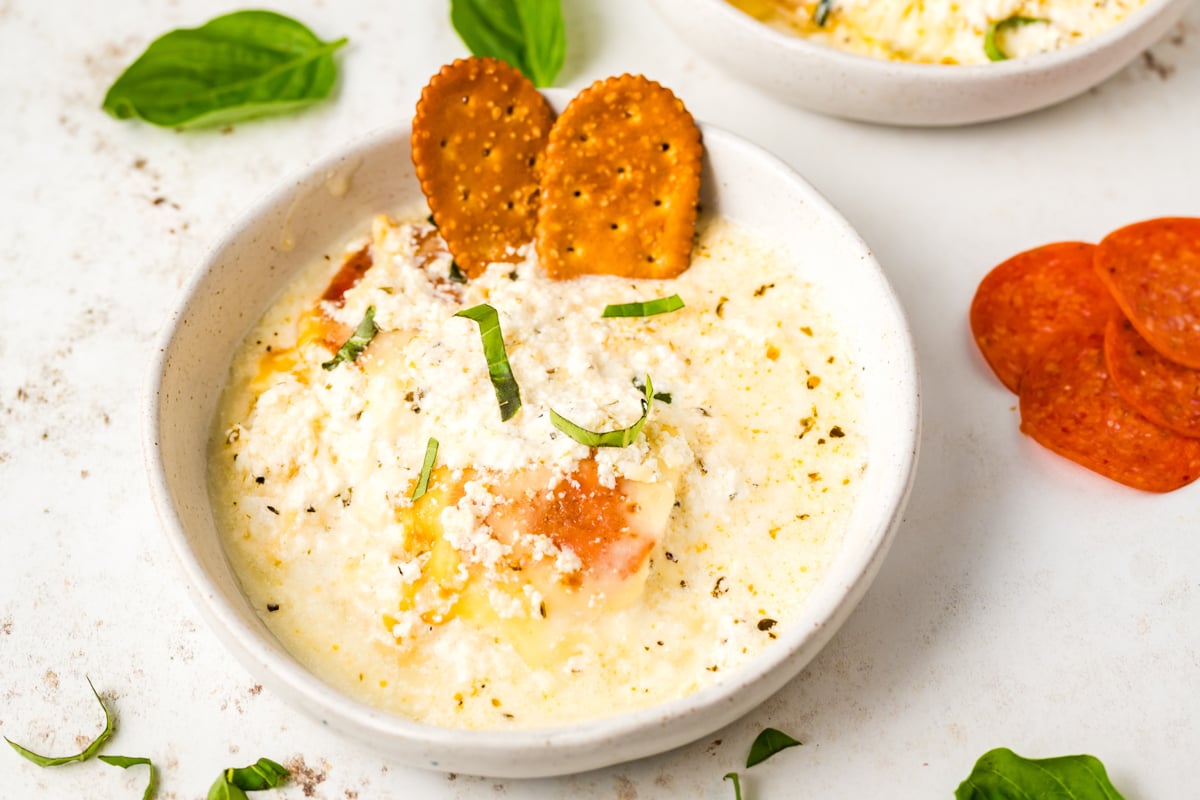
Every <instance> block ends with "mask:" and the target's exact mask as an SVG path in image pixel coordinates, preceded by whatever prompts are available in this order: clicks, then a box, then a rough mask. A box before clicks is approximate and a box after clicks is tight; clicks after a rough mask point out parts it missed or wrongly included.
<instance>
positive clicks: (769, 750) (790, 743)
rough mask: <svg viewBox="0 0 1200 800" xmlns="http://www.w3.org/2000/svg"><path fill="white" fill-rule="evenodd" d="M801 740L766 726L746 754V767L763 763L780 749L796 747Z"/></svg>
mask: <svg viewBox="0 0 1200 800" xmlns="http://www.w3.org/2000/svg"><path fill="white" fill-rule="evenodd" d="M799 744H800V742H798V741H797V740H795V739H793V738H792V737H791V736H788V735H787V734H786V733H784V732H783V731H780V730H776V729H775V728H764V729H763V732H762V733H760V734H759V735H758V737H757V738H755V740H754V744H752V745H750V754H749V755H748V756H746V768H747V769H749V768H750V767H753V766H754V765H755V764H761V763H762V762H764V761H766V760H767V759H768V758H770V757H771V756H773V755H775V754H776V753H778V752H779V751H780V750H787V749H788V748H789V747H796V746H797V745H799Z"/></svg>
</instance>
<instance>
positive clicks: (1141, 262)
mask: <svg viewBox="0 0 1200 800" xmlns="http://www.w3.org/2000/svg"><path fill="white" fill-rule="evenodd" d="M1096 272H1097V273H1098V274H1099V275H1100V278H1101V280H1103V281H1104V283H1105V284H1106V285H1107V286H1108V288H1109V290H1110V291H1111V292H1112V294H1113V297H1114V298H1115V299H1116V301H1117V304H1118V305H1120V306H1121V310H1122V311H1124V312H1125V316H1126V317H1128V318H1129V321H1130V322H1132V323H1133V327H1134V328H1136V329H1137V331H1138V333H1140V334H1141V335H1142V336H1143V337H1145V339H1146V341H1147V342H1149V343H1150V346H1151V347H1153V348H1154V349H1155V350H1157V351H1158V352H1159V353H1162V354H1163V355H1164V356H1166V357H1167V358H1169V359H1170V360H1172V361H1174V362H1176V363H1177V364H1183V365H1184V366H1186V367H1194V368H1200V218H1194V217H1163V218H1160V219H1151V220H1146V221H1145V222H1138V223H1135V224H1133V225H1128V226H1126V227H1124V228H1121V229H1119V230H1116V231H1113V232H1112V233H1110V234H1109V235H1108V236H1106V237H1104V241H1102V242H1100V248H1099V250H1097V252H1096Z"/></svg>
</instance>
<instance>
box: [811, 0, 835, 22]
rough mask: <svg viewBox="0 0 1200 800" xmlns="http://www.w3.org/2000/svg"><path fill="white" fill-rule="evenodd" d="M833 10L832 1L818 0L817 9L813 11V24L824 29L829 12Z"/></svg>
mask: <svg viewBox="0 0 1200 800" xmlns="http://www.w3.org/2000/svg"><path fill="white" fill-rule="evenodd" d="M832 10H833V0H820V2H819V3H817V7H816V8H814V9H813V22H815V23H817V26H818V27H821V28H824V27H825V23H826V22H828V21H829V12H830V11H832Z"/></svg>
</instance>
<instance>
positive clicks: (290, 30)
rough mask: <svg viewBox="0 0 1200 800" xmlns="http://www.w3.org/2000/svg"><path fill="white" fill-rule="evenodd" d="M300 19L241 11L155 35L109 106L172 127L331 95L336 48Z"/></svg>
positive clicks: (112, 91)
mask: <svg viewBox="0 0 1200 800" xmlns="http://www.w3.org/2000/svg"><path fill="white" fill-rule="evenodd" d="M345 43H346V39H344V38H343V39H338V40H337V41H334V42H323V41H321V40H320V39H318V38H317V37H316V35H315V34H313V32H312V31H310V30H309V29H308V28H306V27H305V26H304V25H302V24H301V23H299V22H297V21H296V20H294V19H290V18H289V17H285V16H283V15H281V14H275V13H272V12H270V11H238V12H235V13H233V14H226V15H225V16H221V17H217V18H216V19H213V20H210V21H209V22H207V23H205V24H204V25H202V26H200V27H199V28H180V29H178V30H174V31H171V32H170V33H168V34H166V35H164V36H160V37H159V38H158V39H155V40H154V41H153V42H151V43H150V46H149V47H147V48H146V51H145V52H144V53H142V54H141V55H140V56H138V59H137V60H136V61H134V62H133V63H132V64H130V65H129V67H128V68H127V69H126V70H125V72H123V73H122V74H121V77H119V78H117V80H116V82H115V83H113V85H112V86H111V87H109V90H108V94H106V95H105V96H104V106H103V107H104V110H105V111H107V112H108V113H109V114H111V115H112V116H114V117H116V118H117V119H129V118H130V117H140V118H141V119H143V120H145V121H146V122H149V123H152V124H154V125H162V126H166V127H185V126H190V127H199V126H202V125H228V124H230V123H233V122H240V121H242V120H246V119H250V118H252V117H258V116H262V115H264V114H279V113H284V112H288V111H294V110H296V109H298V108H301V107H303V106H306V105H308V104H310V103H313V102H315V101H317V100H320V99H322V98H324V97H326V96H328V95H329V92H330V91H331V90H332V89H333V84H334V81H335V80H336V79H337V65H336V64H334V61H333V52H334V51H335V50H337V49H338V48H339V47H341V46H342V45H344V44H345Z"/></svg>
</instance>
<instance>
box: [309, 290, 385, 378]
mask: <svg viewBox="0 0 1200 800" xmlns="http://www.w3.org/2000/svg"><path fill="white" fill-rule="evenodd" d="M377 333H379V327H378V326H377V325H376V324H375V306H368V307H367V313H365V314H363V318H362V322H360V323H358V327H357V328H355V329H354V333H353V334H351V336H350V338H349V339H347V340H346V343H345V344H343V345H342V346H341V347H339V348H338V351H337V353H336V354H335V355H334V356H333V358H331V359H329V360H328V361H326V362H324V363H322V364H321V366H322V367H323V368H324V369H333V368H334V367H336V366H337V365H338V364H341V363H342V362H344V361H349V362H354V361H357V360H358V357H359V356H360V355H362V351H363V350H366V349H367V345H369V344H370V343H371V340H372V339H374V338H375V334H377Z"/></svg>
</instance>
